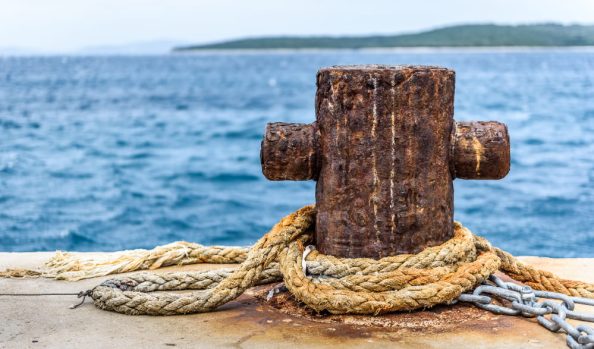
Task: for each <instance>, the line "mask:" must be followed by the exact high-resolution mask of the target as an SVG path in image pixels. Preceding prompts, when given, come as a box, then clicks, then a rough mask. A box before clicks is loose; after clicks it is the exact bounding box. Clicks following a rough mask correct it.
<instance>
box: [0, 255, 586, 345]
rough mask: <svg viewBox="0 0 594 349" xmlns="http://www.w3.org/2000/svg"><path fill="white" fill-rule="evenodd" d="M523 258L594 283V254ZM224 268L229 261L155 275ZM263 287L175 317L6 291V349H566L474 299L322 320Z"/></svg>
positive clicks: (23, 262) (37, 285)
mask: <svg viewBox="0 0 594 349" xmlns="http://www.w3.org/2000/svg"><path fill="white" fill-rule="evenodd" d="M50 256H52V253H0V270H4V269H6V268H36V267H38V266H40V265H41V264H43V262H44V261H46V260H47V259H49V257H50ZM522 259H523V260H524V261H525V262H527V263H530V264H532V265H535V266H537V267H538V268H540V269H544V270H549V271H552V272H554V273H557V274H558V275H560V276H562V277H564V278H568V279H576V280H582V281H587V282H594V267H593V266H594V259H549V258H538V257H523V258H522ZM221 267H228V265H191V266H184V267H170V268H163V269H159V270H157V271H155V272H157V273H164V272H168V271H183V270H203V269H211V268H221ZM111 277H113V276H107V277H102V278H96V279H89V280H83V281H77V282H66V281H55V280H49V279H43V278H28V279H27V278H26V279H0V293H52V292H66V293H67V292H72V293H77V292H79V291H81V290H86V289H90V288H92V287H93V286H95V285H97V284H98V283H100V282H101V281H103V280H105V279H109V278H111ZM265 291H266V290H265V289H263V288H262V287H260V288H254V289H251V290H250V291H249V292H248V293H246V294H244V295H242V296H241V297H240V298H238V299H237V300H235V301H233V302H231V303H229V304H227V305H225V306H223V307H221V308H220V309H219V310H218V311H215V312H212V313H204V314H193V315H184V316H169V317H152V316H127V315H120V314H116V313H111V312H106V311H102V310H99V309H97V308H95V306H94V305H93V304H92V301H91V300H87V302H86V303H85V304H84V305H82V306H81V307H79V308H77V309H69V306H70V305H72V304H75V303H77V302H78V299H77V298H76V296H34V297H13V296H0V348H211V347H227V348H296V347H304V348H330V347H334V348H339V347H340V348H351V347H353V348H354V347H357V348H360V347H365V348H376V347H377V348H385V347H390V348H510V347H514V348H566V344H565V335H564V334H562V333H551V332H549V331H547V330H546V329H544V328H543V327H541V326H540V325H538V324H537V323H536V321H535V320H534V319H527V318H522V317H511V316H503V315H494V314H491V313H489V312H486V311H483V310H480V309H477V308H475V307H473V306H471V305H462V304H461V305H455V306H440V307H436V308H434V309H431V310H426V311H422V312H415V313H399V314H390V315H386V316H381V317H368V316H323V315H317V314H313V315H312V314H306V313H305V312H302V313H300V312H298V311H293V310H294V309H282V306H279V304H281V303H279V302H278V301H276V302H275V300H274V299H273V300H272V301H270V302H267V301H266V300H265V299H263V297H260V296H261V295H262V294H263V292H265ZM279 297H282V294H281V295H280V296H279ZM285 297H288V295H285ZM580 310H588V309H586V308H582V309H580ZM589 311H594V309H592V310H589ZM572 323H574V324H576V323H577V322H573V321H572Z"/></svg>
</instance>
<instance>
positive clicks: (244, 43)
mask: <svg viewBox="0 0 594 349" xmlns="http://www.w3.org/2000/svg"><path fill="white" fill-rule="evenodd" d="M590 45H594V25H589V26H584V25H561V24H533V25H514V26H512V25H495V24H474V25H457V26H451V27H445V28H439V29H433V30H429V31H424V32H420V33H414V34H402V35H373V36H344V37H332V36H317V37H292V36H282V37H262V38H246V39H239V40H231V41H225V42H219V43H212V44H205V45H191V46H182V47H176V48H174V49H173V50H174V51H194V50H242V49H245V50H266V49H364V48H391V47H489V46H491V47H493V46H590Z"/></svg>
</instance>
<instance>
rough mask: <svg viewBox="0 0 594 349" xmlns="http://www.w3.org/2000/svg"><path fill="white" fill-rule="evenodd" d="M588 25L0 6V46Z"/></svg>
mask: <svg viewBox="0 0 594 349" xmlns="http://www.w3.org/2000/svg"><path fill="white" fill-rule="evenodd" d="M545 21H555V22H561V23H583V24H594V1H593V0H558V1H551V0H434V1H429V0H408V1H399V0H357V1H347V0H342V1H341V0H294V1H283V0H235V1H230V0H206V1H204V0H203V1H201V0H144V1H140V0H0V47H25V48H32V49H37V50H45V51H71V50H77V49H80V48H82V47H89V46H101V45H114V44H115V45H117V44H126V43H131V42H138V41H152V40H176V41H185V42H192V43H201V42H210V41H218V40H223V39H230V38H237V37H246V36H262V35H282V34H300V35H319V34H332V35H342V34H371V33H382V34H388V33H401V32H407V31H416V30H421V29H427V28H432V27H436V26H443V25H448V24H459V23H477V22H496V23H513V24H515V23H525V22H528V23H533V22H545Z"/></svg>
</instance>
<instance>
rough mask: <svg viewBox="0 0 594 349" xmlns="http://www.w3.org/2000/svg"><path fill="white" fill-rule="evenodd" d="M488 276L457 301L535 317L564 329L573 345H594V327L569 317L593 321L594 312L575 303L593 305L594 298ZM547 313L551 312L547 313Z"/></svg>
mask: <svg viewBox="0 0 594 349" xmlns="http://www.w3.org/2000/svg"><path fill="white" fill-rule="evenodd" d="M489 280H490V282H488V281H487V282H484V283H483V284H482V285H480V286H479V287H477V288H476V289H475V290H474V292H473V293H471V294H470V293H465V294H462V295H460V297H459V298H458V301H460V302H470V303H473V304H474V305H476V306H477V307H479V308H482V309H485V310H488V311H490V312H492V313H495V314H501V315H521V316H525V317H536V320H537V321H538V323H539V324H540V325H542V326H543V327H544V328H546V329H548V330H549V331H552V332H559V331H561V330H563V331H565V333H566V335H567V336H566V343H567V346H568V347H570V348H571V349H594V329H593V328H592V327H589V326H586V325H579V326H577V327H574V326H573V325H571V324H570V323H569V322H567V321H566V319H575V320H580V321H588V322H594V314H592V313H590V314H589V313H583V312H578V311H575V310H574V309H575V304H585V305H590V306H594V299H588V298H582V297H570V296H566V295H564V294H561V293H556V292H549V291H536V290H533V289H532V288H531V287H529V286H520V285H517V284H514V283H511V282H504V281H503V280H501V279H500V278H499V277H497V276H495V275H491V277H490V278H489ZM493 298H498V299H503V300H506V301H507V305H500V304H497V303H494V302H493V301H494V300H493ZM554 300H557V301H559V302H555V301H554ZM500 303H501V302H500ZM547 315H550V316H549V317H546V316H547Z"/></svg>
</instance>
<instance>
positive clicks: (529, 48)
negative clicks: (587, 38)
mask: <svg viewBox="0 0 594 349" xmlns="http://www.w3.org/2000/svg"><path fill="white" fill-rule="evenodd" d="M539 51H543V52H544V51H547V52H555V51H557V52H560V51H568V52H594V45H588V46H466V47H460V46H444V47H434V46H432V47H421V46H420V47H392V48H389V47H378V48H362V49H350V48H342V49H335V48H328V49H324V48H294V49H286V48H282V49H204V50H195V51H193V50H188V51H171V52H170V54H172V55H206V54H261V53H269V54H274V53H278V54H289V53H293V54H301V53H303V54H306V53H332V52H362V53H382V52H386V53H390V52H418V53H439V52H443V53H447V52H467V53H483V52H502V53H504V52H539Z"/></svg>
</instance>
